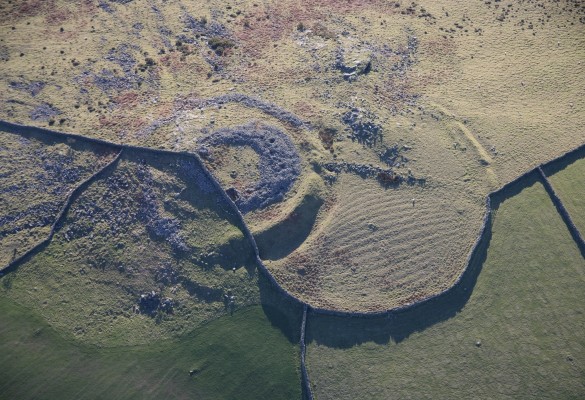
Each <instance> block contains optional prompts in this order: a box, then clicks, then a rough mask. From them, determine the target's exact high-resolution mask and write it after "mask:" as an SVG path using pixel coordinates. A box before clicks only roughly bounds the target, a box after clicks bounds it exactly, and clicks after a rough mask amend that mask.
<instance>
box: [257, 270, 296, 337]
mask: <svg viewBox="0 0 585 400" xmlns="http://www.w3.org/2000/svg"><path fill="white" fill-rule="evenodd" d="M258 284H259V288H260V301H261V305H262V310H263V311H264V314H265V315H266V317H267V318H268V320H269V321H270V323H271V324H272V326H274V327H275V328H278V329H279V330H280V331H281V332H282V334H283V335H284V336H285V337H286V338H287V339H288V340H289V341H290V342H291V343H293V344H298V343H299V340H300V338H301V322H302V315H303V306H302V305H301V304H300V303H299V302H296V301H294V300H292V299H290V298H288V297H285V296H283V295H282V293H281V292H280V291H279V290H277V288H275V287H274V285H273V284H272V283H271V282H270V281H269V280H268V279H266V277H264V274H262V273H261V274H259V276H258Z"/></svg>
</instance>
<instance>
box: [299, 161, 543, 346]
mask: <svg viewBox="0 0 585 400" xmlns="http://www.w3.org/2000/svg"><path fill="white" fill-rule="evenodd" d="M537 181H538V175H537V174H536V173H535V172H533V171H531V172H530V173H528V174H526V175H524V176H523V177H522V179H520V180H518V181H515V182H513V183H511V184H509V185H506V186H505V187H504V188H502V189H501V190H499V191H498V192H495V193H493V194H491V195H490V196H491V204H492V212H491V213H490V214H489V215H488V219H487V223H486V226H485V229H484V231H483V234H482V235H481V239H480V241H479V242H478V245H477V247H476V249H475V251H474V252H473V254H472V255H471V258H470V263H469V266H468V267H467V269H466V270H465V271H464V273H463V275H462V277H461V279H460V281H459V282H458V283H457V284H456V285H455V286H453V287H452V288H451V289H450V290H448V291H447V292H445V293H443V294H442V295H439V296H437V297H435V298H432V299H429V300H427V301H425V302H423V303H420V304H417V305H414V306H413V307H411V308H408V309H405V310H400V311H392V312H388V313H387V314H386V315H384V316H382V317H372V318H364V317H339V316H328V315H321V314H318V313H314V312H313V313H310V318H309V321H308V326H307V340H308V342H309V343H311V342H315V343H318V344H321V345H325V346H328V347H334V348H350V347H353V346H355V345H358V344H361V343H365V342H375V343H377V344H388V343H389V341H390V339H392V341H394V342H396V343H399V342H401V341H403V340H405V339H407V338H408V337H409V336H410V335H411V334H413V333H415V332H421V331H424V330H425V329H427V328H429V327H431V326H433V325H435V324H437V323H439V322H443V321H446V320H448V319H450V318H453V317H454V316H455V315H457V314H458V313H459V312H460V311H461V310H462V309H463V308H464V307H465V305H466V304H467V302H468V301H469V298H470V297H471V294H472V293H473V289H474V288H475V285H476V283H477V279H478V276H479V274H480V273H481V270H482V268H483V265H484V263H485V261H486V258H487V250H488V247H489V245H490V242H491V238H492V224H493V218H494V215H495V214H496V213H497V209H498V207H499V205H500V204H501V203H502V202H503V201H505V200H506V199H508V198H510V197H513V196H516V195H517V194H518V193H520V192H521V191H522V190H523V189H524V188H526V187H529V186H531V185H533V184H534V183H536V182H537Z"/></svg>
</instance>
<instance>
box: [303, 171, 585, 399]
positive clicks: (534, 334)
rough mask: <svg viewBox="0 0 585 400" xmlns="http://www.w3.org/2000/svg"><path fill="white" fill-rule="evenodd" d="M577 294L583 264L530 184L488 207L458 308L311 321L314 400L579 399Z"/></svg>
mask: <svg viewBox="0 0 585 400" xmlns="http://www.w3.org/2000/svg"><path fill="white" fill-rule="evenodd" d="M584 284H585V261H584V260H583V258H582V256H581V254H580V253H579V250H578V248H577V246H576V245H575V243H574V242H573V241H572V240H571V236H570V235H569V232H568V230H567V228H566V226H565V225H564V223H563V221H562V220H561V218H560V216H559V215H558V214H557V212H556V210H555V208H554V206H553V204H552V202H551V200H550V198H549V197H548V196H547V194H546V192H545V190H544V188H543V187H542V185H541V184H540V183H534V182H533V183H532V184H531V185H530V186H529V187H527V188H525V189H523V190H522V191H521V192H520V194H519V195H516V196H513V197H510V198H508V199H506V200H504V201H503V202H502V203H501V204H500V206H499V208H498V210H497V211H496V216H495V218H494V224H493V229H492V237H491V241H490V243H489V248H488V249H487V255H486V256H485V261H484V262H483V265H482V266H481V273H480V274H479V276H478V277H477V282H476V284H475V287H474V288H473V285H471V286H467V285H464V287H463V288H461V290H462V292H467V293H469V292H471V290H472V292H471V294H470V295H469V294H468V295H467V296H469V299H468V300H467V301H465V300H463V302H462V304H461V306H458V307H457V306H455V307H453V309H452V310H447V311H445V308H449V306H448V305H447V306H446V307H442V308H441V309H440V310H438V314H439V315H436V314H437V313H436V312H435V311H437V310H433V309H432V308H429V309H427V310H426V311H425V308H421V310H422V311H421V310H419V311H416V312H413V313H411V314H403V315H398V316H396V317H395V320H394V321H393V320H390V321H388V320H384V321H371V320H369V321H363V320H362V321H357V322H356V321H351V320H350V321H346V322H344V321H341V320H339V319H333V318H327V319H326V318H323V317H315V316H313V317H311V318H310V320H309V325H308V327H309V337H310V340H311V343H310V344H309V347H308V358H307V360H308V361H307V362H308V368H309V373H310V377H311V381H312V384H313V388H314V391H315V394H316V397H317V398H318V399H355V398H368V399H391V398H415V399H431V398H432V399H469V398H540V399H544V398H550V399H561V398H562V399H569V398H583V395H584V394H585V384H584V382H585V336H584V335H583V331H584V329H585V314H584V313H583V304H585V291H583V287H584ZM465 287H466V288H467V290H465ZM463 297H464V298H465V296H463ZM455 303H456V302H455ZM435 321H438V322H436V323H434V322H435ZM357 325H360V329H359V330H358V329H357ZM425 326H428V327H427V328H426V329H423V328H424V327H425ZM380 328H384V329H380ZM478 342H479V345H478Z"/></svg>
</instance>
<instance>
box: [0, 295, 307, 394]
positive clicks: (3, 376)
mask: <svg viewBox="0 0 585 400" xmlns="http://www.w3.org/2000/svg"><path fill="white" fill-rule="evenodd" d="M268 312H269V313H270V310H269V311H268ZM298 351H299V350H298V346H297V345H296V342H295V344H291V342H290V341H289V340H287V338H286V337H285V336H284V335H283V333H282V332H281V330H279V329H278V328H276V327H275V326H273V325H272V324H271V322H270V321H269V319H268V318H267V315H266V314H265V312H264V311H263V309H262V308H261V307H260V306H253V307H248V308H246V309H243V310H241V311H237V312H236V313H235V314H234V315H233V316H231V317H223V318H219V319H217V320H214V321H212V322H210V323H209V324H207V325H205V326H203V327H201V328H199V329H197V330H195V331H194V332H192V333H190V334H188V335H186V336H184V337H183V338H181V339H180V340H177V341H160V342H157V343H153V344H151V345H149V346H130V347H115V348H107V349H104V348H98V347H94V346H83V345H78V344H75V342H73V341H70V340H67V339H66V338H64V337H62V336H60V335H59V334H57V332H56V331H55V330H54V329H52V328H51V327H50V326H48V325H47V324H46V323H45V322H44V321H43V320H41V319H40V318H39V317H37V316H36V315H35V314H33V313H31V312H30V311H28V310H27V309H24V308H22V307H21V306H18V305H16V304H15V303H14V302H13V301H11V300H9V299H7V298H6V297H0V365H2V368H0V398H1V399H41V398H42V399H60V400H61V399H104V398H108V399H298V398H300V396H301V394H300V384H299V379H300V377H299V374H298ZM191 370H194V371H195V372H194V373H193V374H192V375H190V374H189V371H191Z"/></svg>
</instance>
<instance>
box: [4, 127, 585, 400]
mask: <svg viewBox="0 0 585 400" xmlns="http://www.w3.org/2000/svg"><path fill="white" fill-rule="evenodd" d="M0 130H5V131H8V132H11V133H16V134H30V133H32V134H41V135H48V136H54V137H59V138H65V139H67V138H72V139H76V140H82V141H86V142H90V143H96V144H100V145H105V146H110V147H113V148H116V149H119V150H120V152H119V153H118V155H117V156H116V158H115V159H114V160H113V161H112V162H110V163H109V164H108V165H106V166H105V167H104V168H102V169H101V170H100V171H98V172H97V173H96V174H94V175H92V177H90V178H88V179H87V180H86V181H84V182H83V183H82V184H80V185H79V186H78V187H77V188H76V189H74V190H73V191H72V192H71V194H70V195H69V197H68V199H67V201H66V203H65V205H64V207H63V208H62V210H61V212H60V214H59V217H58V218H57V219H56V220H55V222H54V223H53V226H52V227H51V233H50V235H49V237H48V238H47V239H45V240H43V241H42V242H40V243H39V244H37V245H36V246H35V247H33V248H32V249H30V250H29V251H28V252H27V253H25V254H23V255H22V256H20V257H18V258H17V259H15V260H13V261H12V262H11V263H10V264H9V265H8V266H7V267H5V268H4V269H2V270H0V272H5V271H6V272H8V271H9V270H10V269H11V268H13V267H14V266H15V265H18V263H20V262H21V261H23V260H24V259H25V258H26V257H28V256H29V255H33V254H34V252H35V251H38V250H39V249H41V248H42V247H43V246H44V245H46V244H47V243H48V242H49V241H50V240H51V238H52V237H53V234H54V232H55V228H56V227H57V224H58V222H59V219H61V218H62V217H63V216H64V215H65V213H66V211H67V209H68V207H69V206H70V204H71V202H72V201H73V199H74V197H75V195H76V194H77V193H80V192H81V190H83V189H84V188H85V187H86V186H87V185H88V184H89V183H91V181H92V180H94V179H96V177H97V176H98V175H100V174H101V173H102V172H103V171H104V170H106V169H107V168H108V167H110V166H112V165H113V164H115V162H116V161H117V160H118V159H119V158H120V156H121V154H122V150H124V149H128V150H135V151H142V152H146V153H150V154H162V155H176V156H178V155H180V156H185V157H191V158H193V159H194V160H195V161H196V162H197V164H198V165H199V167H200V168H201V169H202V171H203V172H204V174H205V175H206V176H207V177H208V178H209V179H210V180H211V182H212V183H213V185H214V187H215V188H216V189H217V190H218V193H219V194H220V195H221V196H222V197H223V199H224V200H225V201H226V202H227V204H228V205H230V207H231V208H232V211H233V212H234V214H235V215H236V217H237V218H238V220H239V223H240V225H241V226H240V228H241V229H242V232H243V233H244V236H246V239H247V240H248V241H249V243H250V245H251V246H252V249H253V251H254V255H255V259H256V262H257V264H258V268H259V270H260V271H261V272H262V274H263V275H264V276H265V277H266V278H267V279H268V280H269V281H270V282H271V284H272V286H273V287H274V288H275V289H276V290H277V291H278V292H279V293H281V294H282V295H283V296H284V297H285V298H287V299H289V300H291V301H293V302H294V303H296V304H299V305H301V306H303V319H302V324H301V339H300V347H301V350H300V356H301V380H302V385H303V392H304V393H305V396H306V398H308V399H310V400H312V399H313V395H312V391H311V385H310V381H309V376H308V372H307V369H306V364H305V354H306V343H305V330H306V322H307V315H308V313H309V312H311V313H315V314H320V315H329V316H337V317H353V318H377V317H382V316H390V315H391V314H393V313H401V312H405V311H408V310H410V309H413V308H414V307H417V306H420V305H422V304H425V303H429V302H431V301H433V300H435V299H437V298H439V297H443V296H445V295H447V294H448V293H449V292H451V291H453V290H455V288H457V287H458V286H459V285H460V284H461V282H462V279H463V277H464V276H465V275H466V273H467V272H468V270H469V269H470V266H471V265H472V264H473V262H472V261H473V258H474V257H475V255H476V252H477V251H478V249H479V248H480V244H481V243H482V241H483V240H485V237H486V234H487V232H488V229H487V228H489V225H490V224H491V221H492V212H493V211H492V207H491V206H492V205H491V201H492V198H493V197H494V196H495V195H498V194H501V193H503V192H504V191H506V190H507V189H509V188H511V187H512V186H513V185H516V184H518V183H520V182H521V181H522V180H524V179H525V178H527V177H528V176H530V175H531V174H534V173H537V174H538V175H539V176H540V177H541V180H542V182H543V184H544V186H545V188H546V190H547V193H548V194H549V196H550V197H551V199H552V201H553V203H554V204H555V206H556V208H557V210H558V212H559V214H561V217H562V218H563V221H564V222H565V223H566V224H567V227H568V228H569V230H570V231H571V234H572V236H573V239H574V240H575V241H576V242H577V244H578V246H579V248H580V249H581V252H582V253H584V250H583V249H584V248H585V243H584V242H583V237H582V236H581V234H580V233H579V231H578V230H577V228H576V226H575V225H574V224H573V222H572V220H571V218H570V216H569V214H568V212H567V210H566V208H565V207H564V205H563V204H562V202H561V200H560V199H559V198H558V196H557V195H556V193H555V191H554V189H553V188H552V186H551V185H550V182H549V181H548V179H547V177H546V175H545V174H544V172H543V170H542V168H545V167H546V166H547V165H549V164H552V163H555V162H559V161H561V160H562V159H564V158H565V157H568V156H574V155H575V154H577V153H578V152H580V151H583V150H584V149H585V144H582V145H581V146H579V147H577V148H575V149H572V150H570V151H568V152H565V153H564V154H562V155H560V156H558V157H556V158H554V159H552V160H550V161H548V162H546V163H543V164H540V165H538V166H536V167H534V168H532V169H531V170H529V171H527V172H525V173H524V174H522V175H520V176H518V177H517V178H516V179H514V180H512V181H510V182H508V183H506V184H504V185H503V186H502V187H500V188H499V189H497V190H495V191H493V192H491V193H489V194H488V195H487V196H486V200H485V212H484V217H483V221H482V224H481V227H480V230H479V233H478V235H477V237H476V239H475V241H474V243H473V245H472V246H471V248H470V251H469V253H468V256H467V260H466V265H465V268H464V269H463V271H462V272H461V274H460V275H459V276H458V278H457V280H456V281H455V282H454V283H453V285H451V286H450V287H449V288H447V289H445V290H444V291H442V292H439V293H437V294H435V295H432V296H429V297H427V298H425V299H422V300H419V301H417V302H414V303H410V304H405V305H403V306H400V307H394V308H391V309H387V310H384V311H374V312H352V311H338V310H331V309H325V308H319V307H312V306H310V305H309V304H308V303H306V302H304V301H302V300H301V299H299V298H297V297H295V296H294V295H292V294H291V293H289V292H288V291H287V290H286V289H284V288H283V287H282V286H281V285H280V284H279V283H278V282H277V281H276V279H275V278H274V276H273V275H272V274H271V273H270V272H269V271H268V268H267V267H266V266H265V265H264V263H263V261H262V259H261V258H260V253H259V251H258V245H257V244H256V240H255V238H254V236H253V235H252V233H251V231H250V229H249V228H248V225H247V224H246V222H245V219H244V216H243V214H242V213H241V212H240V210H239V209H238V207H237V206H236V204H235V203H234V201H233V200H232V199H231V198H230V197H229V195H228V194H227V193H226V191H225V190H224V189H223V188H222V187H221V184H220V183H219V181H218V180H217V179H216V178H215V176H214V175H213V174H212V173H211V171H209V170H208V169H207V167H206V166H205V164H204V163H203V161H202V160H201V158H200V157H199V156H198V155H197V154H195V153H190V152H185V151H173V150H166V149H154V148H150V147H141V146H135V145H128V144H118V143H113V142H110V141H106V140H102V139H95V138H88V137H85V136H82V135H77V134H71V133H65V132H59V131H54V130H51V129H46V128H39V127H34V126H27V125H20V124H15V123H11V122H8V121H3V120H0Z"/></svg>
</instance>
